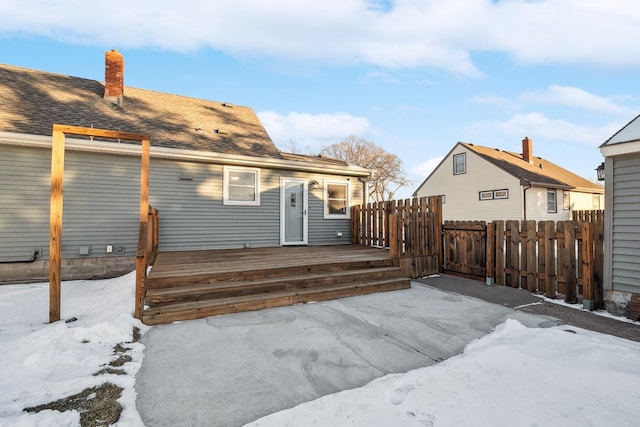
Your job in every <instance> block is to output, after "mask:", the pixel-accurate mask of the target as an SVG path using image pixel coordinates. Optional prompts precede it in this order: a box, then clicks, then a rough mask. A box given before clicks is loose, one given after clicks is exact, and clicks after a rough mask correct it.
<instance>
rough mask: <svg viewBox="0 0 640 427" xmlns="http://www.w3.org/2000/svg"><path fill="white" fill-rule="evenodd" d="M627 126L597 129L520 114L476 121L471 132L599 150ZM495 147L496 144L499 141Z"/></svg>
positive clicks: (495, 137) (542, 115)
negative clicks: (501, 118) (575, 143)
mask: <svg viewBox="0 0 640 427" xmlns="http://www.w3.org/2000/svg"><path fill="white" fill-rule="evenodd" d="M623 124H624V123H622V124H621V123H610V124H607V125H604V126H600V127H596V126H591V125H583V124H577V123H572V122H569V121H565V120H557V119H551V118H549V117H547V116H545V115H544V114H542V113H523V114H516V115H514V116H512V117H511V118H510V119H508V120H505V121H501V122H498V121H492V122H490V121H487V122H476V123H474V124H473V125H472V126H471V132H472V133H473V134H475V135H491V139H492V140H494V141H495V140H497V137H498V134H502V135H507V136H509V137H510V139H513V140H519V139H518V138H520V139H521V138H523V137H525V136H531V137H534V138H536V137H541V138H544V139H547V140H554V141H563V142H577V143H581V144H586V145H588V146H591V147H597V146H599V145H600V144H602V143H603V142H604V141H605V140H606V139H607V138H609V137H610V136H611V135H613V134H614V133H615V132H616V131H617V130H618V129H620V127H622V125H623ZM483 143H484V142H483ZM493 144H494V145H495V142H494V143H493Z"/></svg>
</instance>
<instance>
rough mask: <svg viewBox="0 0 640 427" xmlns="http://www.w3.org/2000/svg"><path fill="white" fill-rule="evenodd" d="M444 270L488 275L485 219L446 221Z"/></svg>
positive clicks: (470, 274) (443, 228)
mask: <svg viewBox="0 0 640 427" xmlns="http://www.w3.org/2000/svg"><path fill="white" fill-rule="evenodd" d="M442 235H443V241H444V244H443V252H444V270H445V272H448V273H458V274H463V275H469V276H477V277H482V278H483V279H484V278H485V277H486V273H487V267H486V265H487V224H486V223H485V222H484V221H445V222H444V225H443V226H442Z"/></svg>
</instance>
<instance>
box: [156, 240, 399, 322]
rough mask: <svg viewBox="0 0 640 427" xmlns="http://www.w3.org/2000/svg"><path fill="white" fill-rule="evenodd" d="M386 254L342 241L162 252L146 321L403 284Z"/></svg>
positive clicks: (193, 316) (353, 293)
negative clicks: (338, 243)
mask: <svg viewBox="0 0 640 427" xmlns="http://www.w3.org/2000/svg"><path fill="white" fill-rule="evenodd" d="M410 286H411V284H410V279H408V278H407V277H406V276H404V275H403V273H402V272H401V270H400V269H399V268H398V267H395V266H394V265H393V262H392V260H391V259H390V258H389V257H388V251H385V250H382V249H375V248H368V247H365V246H356V245H345V246H343V247H340V246H335V247H334V246H332V247H320V248H315V249H314V248H309V247H304V248H293V247H281V248H263V249H259V248H256V249H232V250H228V251H221V250H216V251H190V252H166V253H163V252H161V253H159V254H158V257H157V258H156V263H155V265H154V267H153V269H152V270H151V273H150V275H149V277H148V278H147V294H146V298H145V310H144V313H143V322H144V323H145V324H147V325H155V324H162V323H171V322H175V321H181V320H190V319H197V318H203V317H209V316H215V315H220V314H228V313H236V312H242V311H252V310H261V309H265V308H270V307H278V306H286V305H293V304H299V303H307V302H312V301H322V300H329V299H335V298H344V297H351V296H357V295H364V294H371V293H375V292H383V291H392V290H398V289H406V288H409V287H410Z"/></svg>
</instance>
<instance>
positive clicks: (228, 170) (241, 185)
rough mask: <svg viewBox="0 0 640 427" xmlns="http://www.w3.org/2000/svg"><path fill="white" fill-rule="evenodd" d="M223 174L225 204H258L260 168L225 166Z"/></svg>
mask: <svg viewBox="0 0 640 427" xmlns="http://www.w3.org/2000/svg"><path fill="white" fill-rule="evenodd" d="M223 175H224V178H223V180H224V184H223V190H222V200H223V203H224V204H225V205H245V206H260V169H254V168H242V167H235V166H225V167H224V168H223Z"/></svg>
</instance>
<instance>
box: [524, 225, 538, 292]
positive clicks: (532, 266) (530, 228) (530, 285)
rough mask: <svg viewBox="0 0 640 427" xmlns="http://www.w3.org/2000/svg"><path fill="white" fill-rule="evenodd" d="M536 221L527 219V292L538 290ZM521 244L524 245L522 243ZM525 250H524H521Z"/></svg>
mask: <svg viewBox="0 0 640 427" xmlns="http://www.w3.org/2000/svg"><path fill="white" fill-rule="evenodd" d="M537 237H538V236H537V233H536V222H535V221H532V220H530V221H527V243H526V248H527V250H526V253H527V259H526V264H525V265H526V268H527V289H528V290H529V292H535V291H537V290H538V280H537V277H538V275H537V274H536V269H537V265H536V240H537ZM522 246H525V245H524V243H523V245H522ZM523 252H525V251H523Z"/></svg>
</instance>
